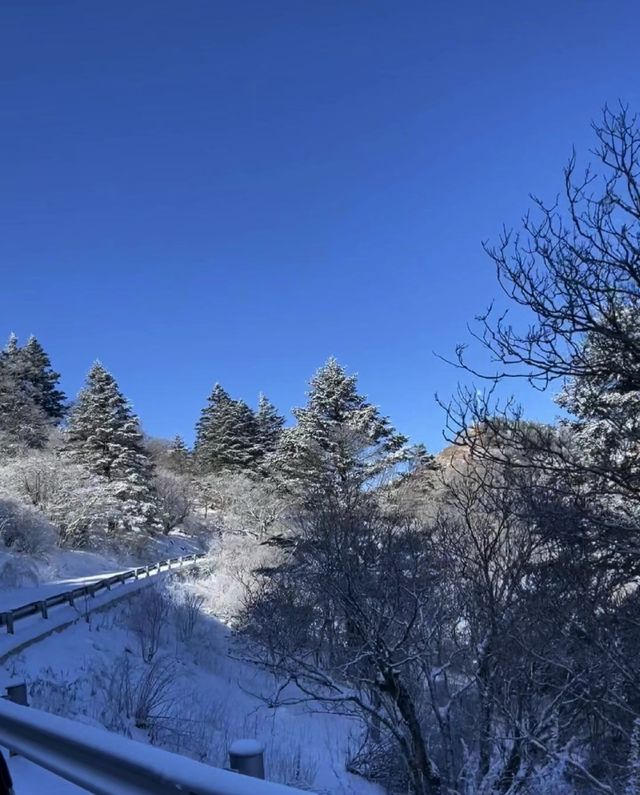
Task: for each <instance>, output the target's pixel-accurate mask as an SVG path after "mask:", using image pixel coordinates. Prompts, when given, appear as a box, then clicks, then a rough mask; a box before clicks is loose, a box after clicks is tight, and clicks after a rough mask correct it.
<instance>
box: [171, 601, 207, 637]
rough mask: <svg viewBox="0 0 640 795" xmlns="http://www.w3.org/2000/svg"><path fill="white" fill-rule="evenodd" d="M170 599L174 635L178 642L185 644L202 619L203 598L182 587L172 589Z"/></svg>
mask: <svg viewBox="0 0 640 795" xmlns="http://www.w3.org/2000/svg"><path fill="white" fill-rule="evenodd" d="M172 597H173V621H174V625H175V628H176V635H177V636H178V640H179V641H181V642H182V643H186V642H187V641H189V640H191V638H192V637H193V633H194V632H195V630H196V626H197V625H198V622H199V621H200V618H201V617H202V605H203V604H204V596H201V595H200V594H197V593H195V592H194V591H192V590H187V589H186V588H184V587H183V588H181V589H179V590H178V589H174V590H173V592H172Z"/></svg>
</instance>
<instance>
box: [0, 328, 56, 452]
mask: <svg viewBox="0 0 640 795" xmlns="http://www.w3.org/2000/svg"><path fill="white" fill-rule="evenodd" d="M21 353H22V351H21V350H20V348H19V347H18V340H17V337H16V336H15V334H12V335H11V336H10V337H9V341H8V343H7V345H6V347H5V349H4V351H2V353H0V447H1V448H2V450H3V452H5V453H15V452H17V451H18V450H19V449H21V448H24V447H35V448H38V447H42V446H43V445H44V444H45V442H46V440H47V437H48V434H49V430H50V426H51V423H50V421H49V418H48V417H47V415H46V414H45V412H44V411H43V410H42V408H41V407H40V406H39V405H38V403H37V401H36V394H35V389H34V387H33V385H32V384H31V382H30V381H29V379H28V378H27V377H26V376H25V368H24V361H23V358H22V356H21Z"/></svg>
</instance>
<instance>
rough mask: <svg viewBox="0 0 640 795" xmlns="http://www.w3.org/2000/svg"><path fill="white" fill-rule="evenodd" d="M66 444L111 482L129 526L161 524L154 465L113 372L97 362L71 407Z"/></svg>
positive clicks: (143, 527) (156, 526)
mask: <svg viewBox="0 0 640 795" xmlns="http://www.w3.org/2000/svg"><path fill="white" fill-rule="evenodd" d="M67 437H68V448H69V451H70V452H71V453H72V454H73V455H74V457H75V458H76V459H77V460H78V461H80V462H81V463H83V464H85V465H86V466H87V467H88V468H89V470H90V471H91V472H92V473H94V474H95V475H99V476H101V477H104V478H105V479H106V480H107V481H109V483H110V484H111V488H112V491H113V494H114V495H115V496H116V497H117V498H118V500H120V501H121V503H122V505H123V517H124V522H123V523H124V524H125V526H126V527H127V529H132V530H157V529H160V525H159V523H158V518H157V506H156V502H155V495H154V493H153V488H152V486H151V478H152V469H153V467H152V464H151V460H150V458H149V456H148V454H147V452H146V451H145V449H144V445H143V437H142V433H141V431H140V425H139V422H138V418H137V417H136V416H135V414H134V413H133V412H132V410H131V407H130V405H129V403H128V402H127V400H126V399H125V397H124V396H123V394H122V392H121V391H120V389H119V388H118V385H117V383H116V381H115V379H114V378H113V376H112V375H111V374H110V373H108V372H107V371H106V370H105V369H104V367H103V366H102V365H101V364H100V363H99V362H96V363H95V364H94V365H93V367H92V368H91V370H90V371H89V375H88V377H87V382H86V385H85V387H84V389H82V391H81V392H80V394H79V395H78V400H77V402H76V404H75V406H74V407H73V410H72V412H71V417H70V421H69V428H68V432H67Z"/></svg>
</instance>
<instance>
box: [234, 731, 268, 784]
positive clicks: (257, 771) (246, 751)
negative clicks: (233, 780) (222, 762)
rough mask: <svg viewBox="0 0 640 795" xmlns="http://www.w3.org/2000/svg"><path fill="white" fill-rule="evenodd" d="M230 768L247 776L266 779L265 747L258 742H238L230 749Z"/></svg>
mask: <svg viewBox="0 0 640 795" xmlns="http://www.w3.org/2000/svg"><path fill="white" fill-rule="evenodd" d="M229 767H230V768H231V770H233V771H235V772H236V773H242V774H243V775H245V776H253V778H264V745H263V744H262V743H261V742H259V741H258V740H236V741H235V742H234V743H232V744H231V747H230V748H229Z"/></svg>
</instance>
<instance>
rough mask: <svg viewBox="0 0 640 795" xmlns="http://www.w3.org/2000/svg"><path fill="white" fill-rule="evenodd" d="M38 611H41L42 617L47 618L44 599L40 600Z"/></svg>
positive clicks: (47, 613)
mask: <svg viewBox="0 0 640 795" xmlns="http://www.w3.org/2000/svg"><path fill="white" fill-rule="evenodd" d="M39 607H40V612H41V613H42V618H49V608H48V607H47V603H46V601H44V602H40V605H39Z"/></svg>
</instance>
